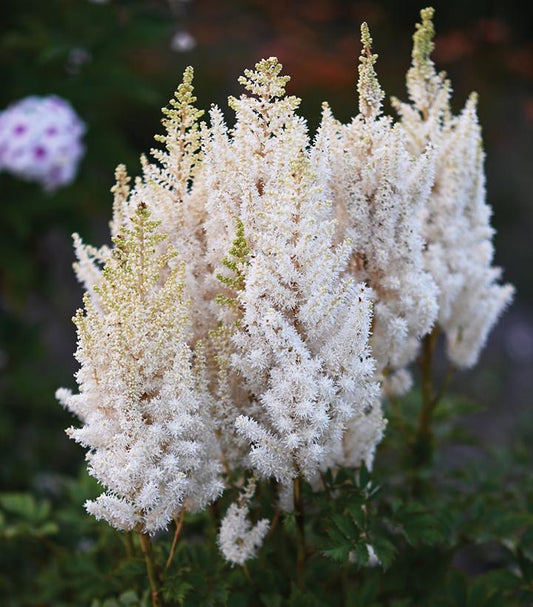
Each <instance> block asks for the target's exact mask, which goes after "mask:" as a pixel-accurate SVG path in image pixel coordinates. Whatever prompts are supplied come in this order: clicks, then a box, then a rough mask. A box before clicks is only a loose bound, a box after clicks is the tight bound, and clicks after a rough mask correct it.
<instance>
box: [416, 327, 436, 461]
mask: <svg viewBox="0 0 533 607" xmlns="http://www.w3.org/2000/svg"><path fill="white" fill-rule="evenodd" d="M436 341H437V329H436V328H435V329H433V331H432V332H431V333H430V334H429V335H426V337H424V340H423V342H422V357H421V359H420V372H421V375H422V407H421V409H420V413H419V415H418V430H417V434H416V441H415V457H416V460H417V464H418V465H419V466H423V465H425V464H427V463H429V462H430V461H431V457H432V455H433V429H432V427H431V424H432V421H433V410H434V408H435V405H436V401H435V397H434V391H433V352H434V350H435V343H436Z"/></svg>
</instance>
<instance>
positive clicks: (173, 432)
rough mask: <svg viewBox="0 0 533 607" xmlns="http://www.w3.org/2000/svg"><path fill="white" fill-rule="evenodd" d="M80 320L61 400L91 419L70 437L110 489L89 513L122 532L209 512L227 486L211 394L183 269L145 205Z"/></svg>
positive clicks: (122, 235) (123, 233) (118, 243)
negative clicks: (75, 389) (73, 384)
mask: <svg viewBox="0 0 533 607" xmlns="http://www.w3.org/2000/svg"><path fill="white" fill-rule="evenodd" d="M130 223H131V226H130V227H127V228H126V227H123V228H122V229H120V230H119V232H118V233H117V235H116V236H115V238H114V243H115V247H114V248H113V250H112V252H111V254H110V255H109V257H108V259H107V261H106V263H105V266H104V267H103V269H102V271H101V273H100V278H99V280H97V281H95V282H94V286H93V293H92V295H86V296H85V299H84V303H85V312H83V311H82V310H79V311H78V313H77V314H76V316H75V318H74V322H75V324H76V327H77V330H78V350H77V353H76V357H77V359H78V361H79V362H80V364H81V368H80V370H79V371H78V373H77V381H78V384H79V387H80V392H79V394H72V393H71V392H70V391H68V390H65V389H62V390H58V392H57V397H58V399H59V400H60V401H61V403H62V404H63V405H64V406H65V407H66V408H67V409H69V410H70V411H72V412H73V413H75V414H76V415H77V416H78V417H79V418H80V419H81V421H82V422H83V423H84V425H83V426H82V427H81V428H70V429H69V430H68V434H69V435H70V436H71V437H72V438H73V439H74V440H76V441H77V442H79V443H81V444H82V445H84V446H86V447H88V448H89V452H88V454H87V460H88V463H89V471H90V473H91V474H92V475H93V476H94V477H95V478H96V479H97V480H98V481H99V482H100V483H101V484H102V485H103V486H104V487H105V488H106V491H105V492H104V493H103V494H101V495H100V496H99V497H98V498H97V499H96V500H94V501H89V502H88V503H87V504H86V507H87V510H88V511H89V512H90V513H92V514H94V515H95V516H96V517H97V518H103V519H105V520H107V521H108V522H109V523H110V524H112V525H113V526H114V527H117V528H118V529H126V530H131V529H136V530H141V531H143V532H154V531H155V530H157V529H159V528H164V527H166V526H167V524H168V522H169V521H170V520H172V518H173V517H175V516H176V515H177V514H178V513H179V511H180V509H181V508H182V507H186V508H187V509H189V510H196V509H202V508H203V507H204V506H205V505H206V504H207V503H208V502H209V501H211V500H213V499H214V498H216V497H217V496H218V494H219V493H220V490H221V487H222V485H221V483H220V481H219V478H218V475H219V464H218V460H217V453H216V450H215V451H214V445H216V441H214V440H213V437H212V436H211V432H210V430H211V421H210V419H209V407H210V397H209V393H208V390H207V386H206V385H205V381H203V378H202V373H201V370H200V369H198V368H195V364H194V361H193V353H192V352H191V349H190V348H189V346H188V344H187V340H188V337H189V336H188V333H189V327H188V320H187V309H188V304H187V302H186V301H185V299H184V295H183V269H182V266H181V265H180V264H179V263H178V262H177V261H176V253H175V251H174V250H173V249H172V248H171V247H168V245H167V249H166V253H165V254H158V253H156V246H160V245H161V243H162V242H163V241H164V240H165V236H164V235H162V234H161V233H158V232H156V229H157V227H158V225H159V224H158V223H157V222H154V221H151V220H150V211H149V209H148V206H147V205H145V204H142V203H141V204H139V206H138V207H137V209H136V210H135V213H134V215H133V216H132V217H131V221H130Z"/></svg>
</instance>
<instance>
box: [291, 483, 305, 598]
mask: <svg viewBox="0 0 533 607" xmlns="http://www.w3.org/2000/svg"><path fill="white" fill-rule="evenodd" d="M293 496H294V511H295V513H296V555H297V556H296V558H297V560H296V576H297V577H296V579H297V583H298V587H299V588H300V590H302V591H303V590H304V589H305V559H306V555H307V548H306V544H305V526H304V522H305V518H304V501H303V495H302V481H301V478H300V477H299V476H298V477H296V478H295V479H294V481H293Z"/></svg>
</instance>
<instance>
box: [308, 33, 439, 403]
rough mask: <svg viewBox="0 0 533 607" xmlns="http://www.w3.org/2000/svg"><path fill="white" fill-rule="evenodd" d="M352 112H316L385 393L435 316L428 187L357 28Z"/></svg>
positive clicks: (422, 162)
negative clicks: (355, 107)
mask: <svg viewBox="0 0 533 607" xmlns="http://www.w3.org/2000/svg"><path fill="white" fill-rule="evenodd" d="M362 42H363V52H362V56H361V58H360V66H359V83H358V91H359V114H358V115H357V116H356V117H355V118H354V119H353V120H352V121H351V123H350V124H347V125H343V124H341V123H340V122H338V121H336V120H335V119H334V118H333V117H332V115H331V111H330V110H329V107H328V106H327V105H326V106H325V107H324V113H323V118H322V124H321V127H320V131H319V138H320V136H321V135H322V136H323V134H324V133H325V134H326V135H327V136H329V138H330V139H331V141H332V142H333V143H332V145H331V147H330V155H331V157H332V160H331V165H332V172H333V175H332V190H333V196H334V200H335V206H336V210H337V216H338V218H339V225H340V230H341V233H342V235H346V236H348V237H349V238H350V239H351V242H352V264H351V269H352V272H353V274H354V276H355V277H356V279H357V280H361V281H366V282H367V284H369V285H370V286H371V288H372V293H373V301H374V320H373V328H372V338H371V345H372V352H373V355H374V356H375V357H376V359H377V363H378V370H379V371H380V372H385V373H386V376H385V380H386V382H387V383H386V387H387V389H388V390H389V391H397V390H404V389H405V388H406V387H408V385H409V384H408V383H407V384H406V383H405V382H403V383H402V384H400V382H398V381H397V380H396V376H397V375H398V374H401V375H402V377H405V374H406V371H405V370H404V369H403V367H405V366H406V365H408V364H409V363H411V362H412V360H413V359H414V357H415V356H416V353H417V350H418V340H419V339H420V338H421V337H422V336H424V335H425V334H427V333H428V332H430V331H431V328H432V326H433V323H434V321H435V319H436V316H437V299H436V297H437V287H436V285H435V282H434V281H433V279H432V278H431V276H430V275H429V274H428V272H427V271H425V269H424V267H423V264H424V262H423V254H422V251H423V247H424V242H423V239H422V236H421V209H422V208H423V206H424V205H425V203H426V201H427V198H428V195H429V192H430V188H431V185H432V183H433V155H432V153H431V152H428V153H426V154H422V155H421V156H420V157H419V158H418V159H413V158H412V157H411V155H410V153H409V151H408V149H407V145H408V140H407V136H406V135H405V133H404V132H403V131H402V130H401V129H399V128H397V127H396V126H394V125H393V124H392V120H391V118H389V117H387V116H383V115H382V113H381V101H382V99H383V97H384V94H383V92H382V90H381V87H380V85H379V82H378V80H377V77H376V73H375V71H374V64H375V61H376V59H377V55H373V54H372V53H371V46H370V45H371V38H370V35H369V32H368V28H367V27H366V24H363V26H362Z"/></svg>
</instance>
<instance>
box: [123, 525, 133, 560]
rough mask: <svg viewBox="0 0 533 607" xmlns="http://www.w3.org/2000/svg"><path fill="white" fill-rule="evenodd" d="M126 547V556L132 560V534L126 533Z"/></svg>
mask: <svg viewBox="0 0 533 607" xmlns="http://www.w3.org/2000/svg"><path fill="white" fill-rule="evenodd" d="M124 547H125V548H126V556H127V557H128V558H129V559H131V558H133V542H132V541H131V532H130V531H125V532H124Z"/></svg>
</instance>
